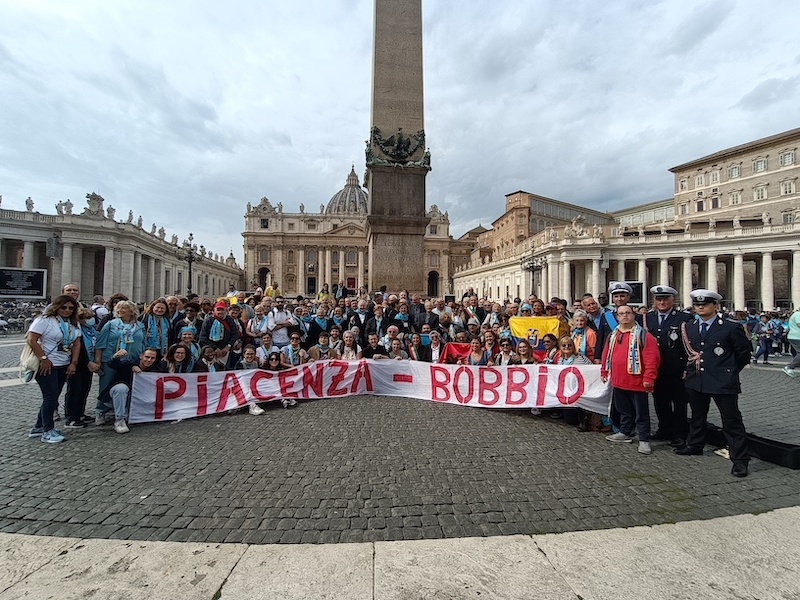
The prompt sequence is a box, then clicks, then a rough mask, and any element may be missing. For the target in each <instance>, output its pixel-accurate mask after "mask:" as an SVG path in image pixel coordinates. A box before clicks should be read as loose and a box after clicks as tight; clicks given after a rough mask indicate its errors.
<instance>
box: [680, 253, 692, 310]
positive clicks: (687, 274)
mask: <svg viewBox="0 0 800 600" xmlns="http://www.w3.org/2000/svg"><path fill="white" fill-rule="evenodd" d="M681 279H682V282H681V287H682V288H683V289H682V290H681V294H683V305H684V306H690V305H691V304H692V297H691V296H690V295H689V292H691V291H692V257H691V256H685V257H684V258H683V268H682V269H681Z"/></svg>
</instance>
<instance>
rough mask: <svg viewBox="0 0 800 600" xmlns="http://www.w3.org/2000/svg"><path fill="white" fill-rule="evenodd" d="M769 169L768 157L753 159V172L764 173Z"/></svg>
mask: <svg viewBox="0 0 800 600" xmlns="http://www.w3.org/2000/svg"><path fill="white" fill-rule="evenodd" d="M766 170H767V159H766V158H764V157H763V156H760V157H758V158H757V159H755V160H754V161H753V173H763V172H764V171H766Z"/></svg>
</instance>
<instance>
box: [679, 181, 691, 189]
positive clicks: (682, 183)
mask: <svg viewBox="0 0 800 600" xmlns="http://www.w3.org/2000/svg"><path fill="white" fill-rule="evenodd" d="M688 189H689V180H688V179H681V180H680V182H678V191H679V192H685V191H686V190H688Z"/></svg>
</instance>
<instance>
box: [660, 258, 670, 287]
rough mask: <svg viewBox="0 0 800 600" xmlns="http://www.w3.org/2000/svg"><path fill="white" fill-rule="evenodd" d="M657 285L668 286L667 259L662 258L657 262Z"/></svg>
mask: <svg viewBox="0 0 800 600" xmlns="http://www.w3.org/2000/svg"><path fill="white" fill-rule="evenodd" d="M658 283H660V284H661V285H669V259H668V258H662V259H660V260H659V261H658Z"/></svg>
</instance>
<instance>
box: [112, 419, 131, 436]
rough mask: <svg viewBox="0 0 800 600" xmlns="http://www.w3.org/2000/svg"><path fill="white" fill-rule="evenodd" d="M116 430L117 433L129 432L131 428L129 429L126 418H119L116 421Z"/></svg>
mask: <svg viewBox="0 0 800 600" xmlns="http://www.w3.org/2000/svg"><path fill="white" fill-rule="evenodd" d="M114 431H116V432H117V433H128V432H129V431H130V429H128V424H127V423H126V422H125V420H124V419H117V420H116V421H114Z"/></svg>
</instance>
